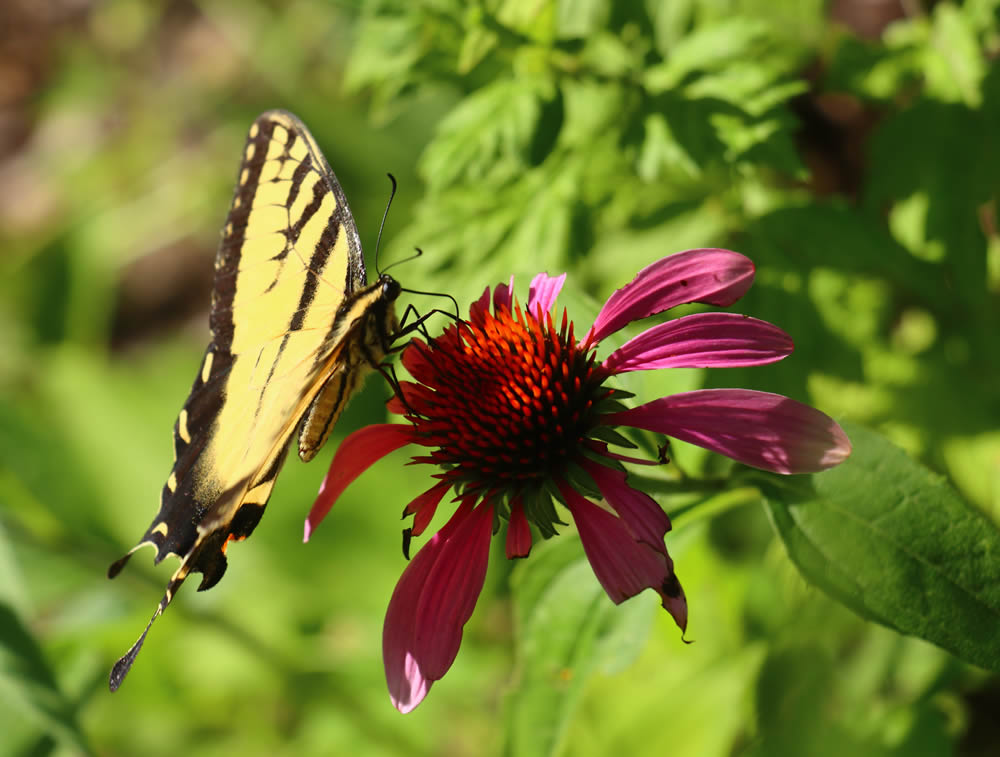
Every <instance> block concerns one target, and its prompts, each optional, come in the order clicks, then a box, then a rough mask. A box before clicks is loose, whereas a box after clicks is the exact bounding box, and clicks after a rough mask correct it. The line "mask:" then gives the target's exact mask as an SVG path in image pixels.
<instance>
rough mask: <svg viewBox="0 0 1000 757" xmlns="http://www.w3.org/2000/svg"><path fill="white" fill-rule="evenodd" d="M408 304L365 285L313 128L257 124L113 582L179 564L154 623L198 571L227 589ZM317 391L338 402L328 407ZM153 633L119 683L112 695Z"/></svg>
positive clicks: (281, 122)
mask: <svg viewBox="0 0 1000 757" xmlns="http://www.w3.org/2000/svg"><path fill="white" fill-rule="evenodd" d="M398 293H399V289H398V285H397V284H395V282H394V281H392V279H390V278H389V277H386V276H383V277H381V278H380V279H379V280H378V281H376V282H374V283H373V284H371V285H368V284H367V281H366V274H365V266H364V258H363V256H362V251H361V243H360V239H359V236H358V231H357V227H356V225H355V223H354V219H353V217H352V215H351V212H350V208H349V207H348V205H347V201H346V198H345V197H344V193H343V190H342V189H341V187H340V184H339V182H338V181H337V179H336V176H335V175H334V173H333V171H332V170H331V169H330V166H329V164H328V163H327V162H326V159H325V158H324V157H323V155H322V153H321V152H320V151H319V148H318V147H317V146H316V143H315V140H314V139H313V137H312V135H311V134H310V133H309V131H308V130H307V129H306V127H305V126H304V125H303V124H302V122H301V121H299V120H298V119H297V118H296V117H295V116H293V115H292V114H290V113H287V112H284V111H268V112H266V113H264V114H262V115H261V116H259V117H258V118H257V120H256V121H255V122H254V123H253V125H252V126H251V128H250V132H249V135H248V138H247V142H246V146H245V148H244V153H243V159H242V162H241V164H240V169H239V175H238V180H237V186H236V190H235V192H234V195H233V200H232V204H231V206H230V210H229V215H228V216H227V219H226V224H225V226H224V228H223V234H222V240H221V242H220V245H219V250H218V253H217V256H216V261H215V281H214V287H213V292H212V309H211V315H210V321H209V322H210V326H211V331H212V341H211V343H210V344H209V346H208V349H207V350H206V351H205V356H204V358H203V360H202V364H201V367H200V370H199V372H198V374H197V376H196V377H195V380H194V384H193V386H192V388H191V393H190V395H189V396H188V399H187V401H186V402H185V403H184V407H183V408H182V410H181V412H180V414H179V415H178V418H177V422H176V423H175V425H174V455H175V461H174V465H173V469H172V470H171V473H170V476H169V477H168V479H167V483H166V484H165V486H164V487H163V490H162V492H161V498H160V508H159V511H158V513H157V515H156V517H155V518H154V519H153V522H152V523H151V525H150V527H149V528H148V529H147V531H146V533H145V535H144V536H143V538H142V540H141V541H140V543H139V544H138V545H137V546H136V547H135V548H133V549H132V550H131V551H130V552H129V553H128V554H127V555H125V557H123V558H122V559H121V560H119V561H118V562H116V563H115V564H113V565H112V566H111V568H110V569H109V571H108V574H109V576H111V577H114V576H115V575H117V573H118V572H119V571H120V570H121V568H122V567H123V566H124V564H125V562H126V561H127V560H128V558H129V556H130V555H131V554H132V552H134V551H135V550H136V549H138V548H139V547H142V546H145V545H147V544H152V545H153V546H154V547H155V548H156V556H155V559H154V561H155V562H157V563H158V562H160V561H161V560H162V559H163V558H164V557H167V556H170V555H173V556H176V557H178V558H180V560H181V564H180V566H179V567H178V568H177V570H176V571H175V572H174V574H173V576H172V577H171V579H170V582H169V583H168V586H167V591H166V594H165V595H164V597H163V599H162V600H161V601H160V603H159V605H158V606H157V609H156V612H155V613H154V615H153V617H152V619H151V620H150V621H149V625H151V624H152V623H153V621H154V620H155V619H156V618H157V617H158V616H159V615H160V613H162V612H163V610H164V609H165V608H166V607H167V605H168V604H169V603H170V601H171V600H172V598H173V596H174V594H175V593H176V591H177V589H178V588H179V587H180V585H181V584H182V583H183V582H184V580H185V579H186V578H187V576H188V575H189V574H190V573H192V572H196V573H201V574H202V581H201V584H200V586H199V587H198V588H199V590H203V589H208V588H211V587H212V586H213V585H215V583H216V582H217V581H218V580H219V579H220V578H221V577H222V575H223V573H224V572H225V569H226V564H227V562H226V554H225V552H226V547H227V545H228V543H229V542H230V541H233V540H241V539H245V538H246V537H247V536H249V535H250V533H251V532H252V531H253V529H254V528H255V527H256V525H257V523H258V522H259V521H260V518H261V516H262V515H263V512H264V508H265V506H266V504H267V501H268V498H269V497H270V494H271V490H272V488H273V487H274V482H275V478H276V477H277V475H278V472H279V471H280V469H281V466H282V463H283V462H284V459H285V455H286V452H287V449H288V441H289V439H290V438H291V436H292V435H293V434H294V433H295V430H296V428H297V427H298V426H299V424H300V422H301V420H302V418H303V416H305V415H306V414H307V411H309V410H310V407H311V406H313V407H314V409H313V411H312V412H310V413H309V422H307V423H306V424H304V428H303V434H302V438H303V439H304V438H305V437H306V428H307V427H310V426H320V427H323V428H324V429H325V430H326V433H328V429H329V427H332V425H333V422H335V421H336V417H337V416H338V415H339V413H340V410H341V409H342V408H343V405H344V404H346V401H347V399H348V398H349V396H350V393H351V392H352V391H353V390H354V388H355V387H356V386H357V384H358V382H359V380H360V376H361V375H362V373H363V372H364V371H363V370H362V368H364V369H369V368H370V367H371V366H372V365H375V364H376V363H377V362H378V361H379V360H381V359H382V357H384V355H385V351H386V350H387V349H388V342H389V341H390V340H391V338H392V335H393V334H394V333H395V331H396V329H397V327H398V325H397V322H396V318H395V312H394V308H393V301H394V300H395V298H396V296H398ZM359 356H360V357H359ZM362 358H363V362H364V365H363V366H362V365H361V364H360V363H361V361H362ZM324 387H326V389H324ZM338 387H339V389H338ZM341 390H343V391H341ZM321 391H322V393H323V396H324V397H328V396H329V395H331V393H332V394H334V395H339V397H338V398H337V399H336V402H335V403H334V404H332V405H331V406H330V407H327V405H328V404H329V403H326V402H317V401H316V398H317V395H319V394H320V393H321ZM321 406H322V407H321ZM325 438H326V437H325V436H323V438H322V439H321V440H319V442H318V443H317V442H316V440H315V439H313V441H312V442H311V445H310V446H309V449H310V451H311V454H309V455H308V457H311V456H312V454H315V449H318V447H319V445H320V444H321V443H322V441H323V440H325ZM301 447H302V445H301V444H300V448H301ZM302 456H303V457H304V458H306V455H302ZM149 625H147V627H146V631H145V632H144V633H143V634H142V636H141V637H140V639H139V640H138V641H137V642H136V644H135V645H133V647H132V649H131V650H129V653H128V654H126V655H125V656H124V657H123V658H122V659H121V660H119V662H118V664H117V665H116V666H115V668H114V670H113V671H112V675H111V688H112V689H116V688H117V687H118V685H120V683H121V681H122V679H123V678H124V676H125V674H126V673H127V672H128V669H129V668H130V666H131V664H132V662H133V661H134V659H135V656H136V654H138V651H139V649H140V648H141V646H142V643H143V641H144V640H145V637H146V633H148V631H149Z"/></svg>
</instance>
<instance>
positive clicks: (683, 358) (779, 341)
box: [604, 313, 795, 373]
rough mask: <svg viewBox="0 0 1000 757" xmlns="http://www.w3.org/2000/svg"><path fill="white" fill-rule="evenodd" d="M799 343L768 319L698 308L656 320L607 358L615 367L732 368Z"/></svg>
mask: <svg viewBox="0 0 1000 757" xmlns="http://www.w3.org/2000/svg"><path fill="white" fill-rule="evenodd" d="M794 347H795V345H794V344H793V342H792V338H791V337H790V336H788V334H786V333H785V332H784V331H782V330H781V329H779V328H778V327H777V326H774V325H772V324H770V323H768V322H767V321H761V320H758V319H756V318H750V317H749V316H745V315H737V314H735V313H697V314H695V315H688V316H685V317H683V318H676V319H674V320H672V321H667V322H666V323H661V324H659V325H657V326H653V327H652V328H651V329H648V330H647V331H644V332H642V333H641V334H639V336H637V337H635V338H634V339H630V340H629V341H627V342H626V343H625V344H624V345H623V346H622V347H621V348H620V349H617V350H615V351H614V352H612V353H611V354H610V355H609V356H608V359H607V360H605V361H604V367H605V368H608V369H609V370H611V371H612V372H613V373H625V372H626V371H640V370H647V369H650V368H732V367H736V366H746V365H765V364H767V363H774V362H776V361H778V360H781V359H782V358H784V357H787V356H788V355H790V354H791V353H792V350H793V349H794Z"/></svg>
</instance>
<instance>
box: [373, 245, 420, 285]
mask: <svg viewBox="0 0 1000 757" xmlns="http://www.w3.org/2000/svg"><path fill="white" fill-rule="evenodd" d="M413 249H415V250H416V252H415V253H414V254H412V255H410V257H408V258H403V259H402V260H397V261H396V262H395V263H390V264H389V265H387V266H386V267H385V271H382V273H386V272H387V271H390V270H392V269H393V268H395V267H396V266H398V265H399V264H400V263H409V262H410V261H411V260H416V259H417V258H419V257H420V256H421V255H423V254H424V251H423V250H421V249H420V248H419V247H414V248H413ZM406 291H407V292H408V291H410V290H409V289H407V290H406Z"/></svg>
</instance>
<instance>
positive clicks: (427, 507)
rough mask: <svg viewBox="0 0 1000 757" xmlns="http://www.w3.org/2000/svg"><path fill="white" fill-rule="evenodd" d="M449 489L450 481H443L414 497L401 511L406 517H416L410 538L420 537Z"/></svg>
mask: <svg viewBox="0 0 1000 757" xmlns="http://www.w3.org/2000/svg"><path fill="white" fill-rule="evenodd" d="M450 488H451V481H443V482H441V483H440V484H438V485H437V486H434V487H431V488H430V489H428V490H427V491H425V492H424V493H423V494H421V495H420V496H418V497H416V498H415V499H414V500H413V501H412V502H410V504H408V505H407V506H406V509H405V510H403V515H404V517H405V516H406V515H416V517H415V518H414V519H413V530H412V532H411V536H420V534H422V533H423V532H424V529H425V528H427V526H428V524H429V523H430V522H431V519H432V518H433V517H434V513H435V511H437V506H438V505H439V504H441V498H442V497H444V495H445V493H446V492H447V491H448V490H449V489H450Z"/></svg>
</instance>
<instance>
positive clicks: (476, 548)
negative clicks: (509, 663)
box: [382, 500, 493, 713]
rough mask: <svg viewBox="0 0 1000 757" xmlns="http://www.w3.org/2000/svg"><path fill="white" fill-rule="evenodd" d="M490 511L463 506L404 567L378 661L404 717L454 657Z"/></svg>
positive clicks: (478, 585) (482, 570)
mask: <svg viewBox="0 0 1000 757" xmlns="http://www.w3.org/2000/svg"><path fill="white" fill-rule="evenodd" d="M492 528H493V508H492V507H491V506H489V505H482V506H480V507H477V508H473V506H472V504H471V501H470V500H466V501H464V502H463V503H462V504H461V505H460V506H459V508H458V509H457V510H456V511H455V514H454V515H453V516H452V517H451V520H449V521H448V523H447V524H446V525H445V526H444V528H442V529H441V530H440V531H438V533H437V534H435V535H434V537H433V538H432V539H431V540H430V541H429V542H428V543H427V544H425V545H424V547H423V548H422V549H421V550H420V552H418V553H417V555H416V557H414V558H413V560H412V561H411V562H410V564H409V565H407V566H406V570H404V571H403V575H402V576H401V577H400V579H399V583H397V584H396V588H395V590H394V591H393V593H392V599H390V600H389V607H388V609H387V610H386V614H385V625H384V627H383V631H382V657H383V661H384V663H385V677H386V682H387V683H388V686H389V696H390V697H391V698H392V703H393V705H395V707H396V709H398V710H399V711H400V712H404V713H405V712H409V711H410V710H412V709H413V708H414V707H416V706H417V705H418V704H420V702H421V701H422V700H423V698H424V697H425V696H426V695H427V692H428V690H429V689H430V687H431V684H432V683H433V682H434V681H436V680H438V679H439V678H441V677H442V676H444V674H445V673H446V672H447V671H448V668H450V667H451V664H452V662H454V660H455V655H456V654H458V648H459V646H460V645H461V643H462V628H463V626H464V625H465V623H466V622H467V621H468V619H469V618H470V617H471V615H472V610H473V609H474V608H475V606H476V600H477V599H478V598H479V594H480V592H481V591H482V589H483V582H484V581H485V578H486V564H487V559H488V557H489V545H490V535H491V533H492Z"/></svg>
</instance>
